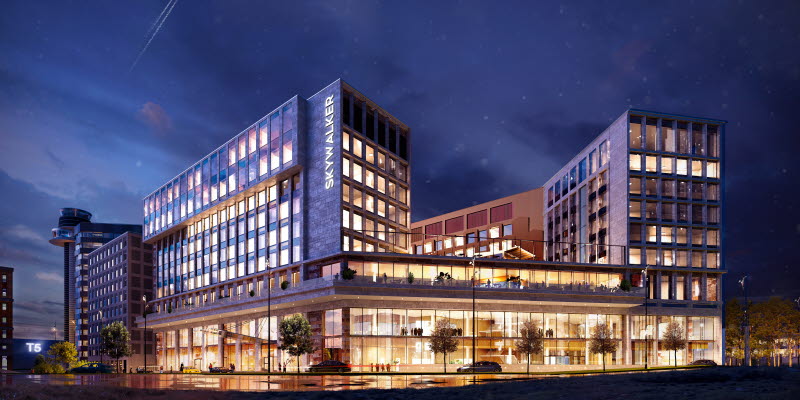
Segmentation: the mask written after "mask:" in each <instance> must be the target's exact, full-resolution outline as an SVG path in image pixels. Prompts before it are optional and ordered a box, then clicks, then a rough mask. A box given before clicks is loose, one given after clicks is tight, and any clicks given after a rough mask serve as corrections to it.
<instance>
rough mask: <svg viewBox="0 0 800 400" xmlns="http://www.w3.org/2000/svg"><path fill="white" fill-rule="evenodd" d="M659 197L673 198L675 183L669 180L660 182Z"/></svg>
mask: <svg viewBox="0 0 800 400" xmlns="http://www.w3.org/2000/svg"><path fill="white" fill-rule="evenodd" d="M661 196H662V197H675V181H674V180H671V179H664V180H662V181H661Z"/></svg>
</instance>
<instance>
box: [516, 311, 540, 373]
mask: <svg viewBox="0 0 800 400" xmlns="http://www.w3.org/2000/svg"><path fill="white" fill-rule="evenodd" d="M519 332H520V339H519V340H517V341H516V342H515V343H514V346H515V347H516V348H517V351H518V352H520V353H522V354H525V355H526V356H527V359H528V366H527V373H528V374H530V373H531V354H539V353H541V352H542V351H543V350H544V332H542V330H541V329H540V328H539V326H538V325H536V322H533V321H531V320H527V321H525V322H523V323H522V328H521V329H520V330H519Z"/></svg>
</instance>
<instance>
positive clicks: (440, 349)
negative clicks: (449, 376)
mask: <svg viewBox="0 0 800 400" xmlns="http://www.w3.org/2000/svg"><path fill="white" fill-rule="evenodd" d="M455 335H456V330H455V329H453V328H451V327H450V322H449V321H447V320H446V319H440V320H438V321H436V325H435V327H434V329H433V332H431V338H430V339H429V340H428V344H429V345H430V346H431V351H432V352H433V354H434V355H436V354H442V356H443V358H444V373H445V374H446V373H447V354H448V353H454V352H455V351H456V350H458V340H456V339H455Z"/></svg>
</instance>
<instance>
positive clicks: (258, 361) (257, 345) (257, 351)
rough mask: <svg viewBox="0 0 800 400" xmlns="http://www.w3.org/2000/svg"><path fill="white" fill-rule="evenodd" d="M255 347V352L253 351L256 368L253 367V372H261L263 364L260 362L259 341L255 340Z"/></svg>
mask: <svg viewBox="0 0 800 400" xmlns="http://www.w3.org/2000/svg"><path fill="white" fill-rule="evenodd" d="M255 346H256V351H255V359H256V361H255V364H256V367H255V370H256V371H261V370H262V368H261V367H262V364H263V363H262V362H261V339H258V340H256V345H255Z"/></svg>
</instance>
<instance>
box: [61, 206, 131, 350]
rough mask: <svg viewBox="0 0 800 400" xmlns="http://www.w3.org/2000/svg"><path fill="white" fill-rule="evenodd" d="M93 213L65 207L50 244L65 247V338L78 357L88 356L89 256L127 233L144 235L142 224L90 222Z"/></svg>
mask: <svg viewBox="0 0 800 400" xmlns="http://www.w3.org/2000/svg"><path fill="white" fill-rule="evenodd" d="M91 218H92V214H90V213H89V212H87V211H83V210H79V209H76V208H62V209H61V216H60V217H59V220H58V228H54V229H53V238H52V239H50V243H51V244H53V245H56V246H59V247H63V248H64V339H65V340H69V341H70V342H72V343H74V344H75V347H76V348H77V350H78V357H79V358H80V359H81V360H88V357H89V338H88V335H89V325H88V324H89V302H88V301H89V283H88V279H89V261H88V255H89V253H91V252H92V251H94V250H95V249H97V248H98V247H100V246H102V245H103V244H104V243H106V242H108V241H109V240H111V239H113V238H115V237H117V236H119V235H121V234H123V233H125V232H136V233H140V234H141V232H142V226H141V225H128V224H104V223H93V222H91Z"/></svg>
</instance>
